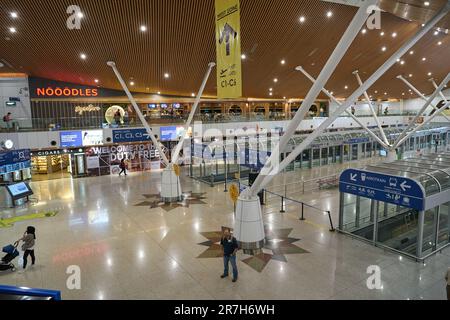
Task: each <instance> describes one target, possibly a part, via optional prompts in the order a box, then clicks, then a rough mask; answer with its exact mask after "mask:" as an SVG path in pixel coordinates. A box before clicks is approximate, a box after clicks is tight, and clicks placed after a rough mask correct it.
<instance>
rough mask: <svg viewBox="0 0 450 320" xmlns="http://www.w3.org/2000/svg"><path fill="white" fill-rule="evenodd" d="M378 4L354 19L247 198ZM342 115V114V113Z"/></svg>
mask: <svg viewBox="0 0 450 320" xmlns="http://www.w3.org/2000/svg"><path fill="white" fill-rule="evenodd" d="M376 4H378V0H368V1H365V3H364V4H363V5H362V6H361V7H360V8H359V10H358V12H357V13H356V15H355V17H354V18H353V20H352V22H351V23H350V25H349V26H348V28H347V30H346V31H345V33H344V35H343V36H342V38H341V40H340V41H339V43H338V45H337V46H336V48H335V50H334V51H333V53H332V54H331V56H330V58H329V59H328V61H327V63H326V64H325V66H324V67H323V69H322V71H321V72H320V75H319V77H318V78H317V81H316V82H315V84H314V85H313V86H312V88H311V89H310V91H309V92H308V94H307V95H306V98H305V100H304V101H303V104H302V107H301V108H300V109H299V110H298V111H297V113H296V115H295V117H294V119H292V120H291V121H290V123H289V126H288V128H287V129H286V132H285V134H284V136H283V137H282V138H281V140H280V143H279V145H278V147H277V148H276V150H277V151H278V152H273V153H272V155H271V157H270V158H269V160H268V161H267V162H266V166H265V167H264V169H263V171H262V172H261V174H260V175H259V176H258V178H257V179H256V181H255V182H254V184H253V186H252V187H251V188H250V190H249V192H247V191H248V190H247V191H246V192H245V195H246V196H249V197H252V196H255V195H256V194H257V193H258V192H259V190H261V184H262V183H263V180H264V179H265V178H266V177H267V176H265V173H264V172H272V171H273V170H274V169H275V170H276V166H277V164H278V162H279V157H280V154H279V151H280V150H284V148H285V147H286V146H287V144H288V142H289V140H290V139H291V138H292V136H293V135H294V134H295V131H296V130H297V128H298V126H299V125H300V123H301V122H302V121H303V119H304V118H305V115H306V114H307V113H308V111H309V108H310V107H311V105H312V104H313V103H314V101H315V100H316V99H317V97H318V95H319V94H320V92H321V91H322V88H323V87H324V86H325V84H326V83H327V82H328V80H329V79H330V77H331V75H332V74H333V73H334V71H335V70H336V67H337V66H338V64H339V62H340V61H341V60H342V58H343V57H344V55H345V54H346V53H347V50H348V49H349V48H350V46H351V44H352V43H353V41H354V40H355V38H356V36H357V35H358V33H359V31H360V30H361V28H362V26H363V25H364V23H365V22H366V20H367V17H368V16H369V14H370V13H371V12H369V11H370V10H369V8H370V7H371V6H374V5H376ZM341 113H342V112H341Z"/></svg>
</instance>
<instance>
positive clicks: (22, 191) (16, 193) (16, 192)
mask: <svg viewBox="0 0 450 320" xmlns="http://www.w3.org/2000/svg"><path fill="white" fill-rule="evenodd" d="M6 189H8V192H9V194H10V195H11V197H13V198H15V199H17V198H23V197H27V196H30V195H32V194H33V191H32V190H31V189H30V187H29V186H28V185H27V184H26V183H25V182H20V183H17V184H12V185H9V186H6Z"/></svg>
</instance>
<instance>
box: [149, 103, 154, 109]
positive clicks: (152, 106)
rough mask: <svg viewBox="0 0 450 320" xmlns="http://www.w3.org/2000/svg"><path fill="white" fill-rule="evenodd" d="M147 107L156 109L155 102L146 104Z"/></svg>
mask: <svg viewBox="0 0 450 320" xmlns="http://www.w3.org/2000/svg"><path fill="white" fill-rule="evenodd" d="M148 108H149V109H156V104H154V103H152V104H149V105H148Z"/></svg>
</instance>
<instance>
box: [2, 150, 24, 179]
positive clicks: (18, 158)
mask: <svg viewBox="0 0 450 320" xmlns="http://www.w3.org/2000/svg"><path fill="white" fill-rule="evenodd" d="M27 168H31V152H30V150H29V149H22V150H12V151H7V152H0V174H5V173H10V172H14V171H19V170H23V169H27Z"/></svg>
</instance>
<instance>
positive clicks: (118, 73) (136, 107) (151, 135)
mask: <svg viewBox="0 0 450 320" xmlns="http://www.w3.org/2000/svg"><path fill="white" fill-rule="evenodd" d="M107 65H108V66H110V67H111V68H112V69H113V71H114V73H115V74H116V77H117V79H118V80H119V82H120V84H121V86H122V88H123V91H125V93H126V94H127V96H128V100H130V102H131V105H132V106H133V108H134V111H135V112H136V114H137V115H138V117H139V119H140V120H141V122H142V125H143V126H144V128H145V130H147V133H148V135H149V136H150V139H151V140H152V142H153V145H154V146H155V147H156V149H158V151H159V154H160V156H161V159H162V161H163V163H164V165H165V166H166V167H168V166H169V160H168V159H167V157H166V155H165V154H164V152H163V150H162V148H161V145H160V144H159V142H158V140H157V139H156V137H155V135H154V134H153V131H152V129H151V128H150V126H149V124H148V122H147V121H146V120H145V118H144V115H143V114H142V112H141V109H139V106H138V105H137V103H136V100H134V97H133V95H132V94H131V92H130V90H129V89H128V87H127V85H126V83H125V81H123V78H122V76H121V74H120V72H119V70H118V69H117V66H116V63H115V62H113V61H109V62H108V63H107Z"/></svg>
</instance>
